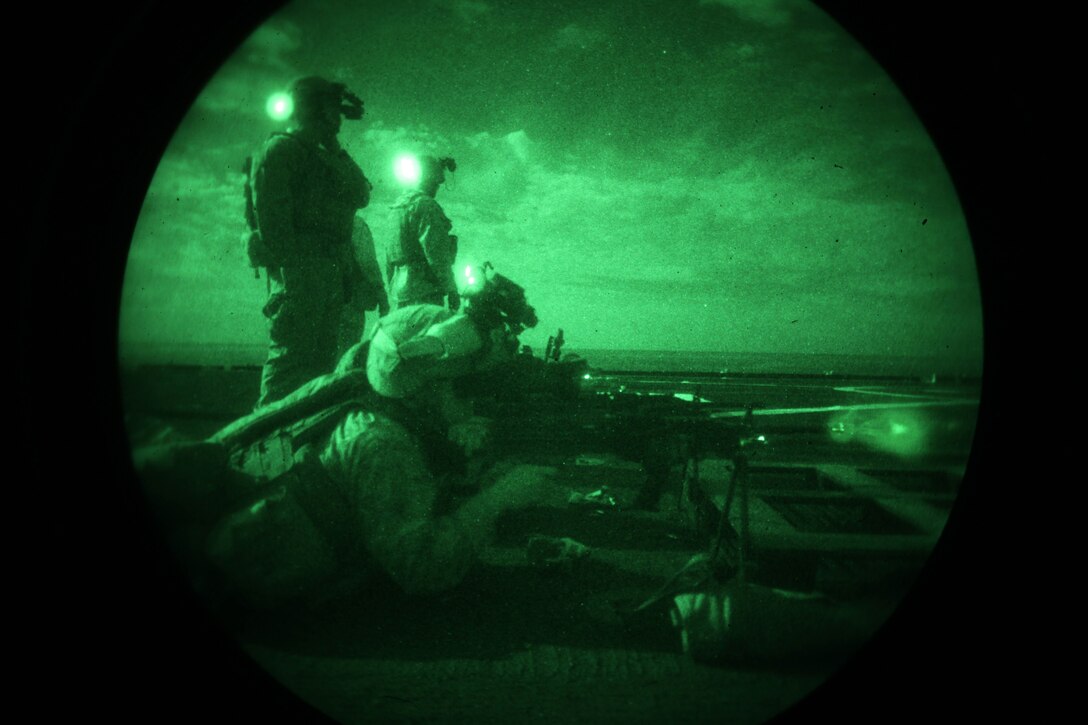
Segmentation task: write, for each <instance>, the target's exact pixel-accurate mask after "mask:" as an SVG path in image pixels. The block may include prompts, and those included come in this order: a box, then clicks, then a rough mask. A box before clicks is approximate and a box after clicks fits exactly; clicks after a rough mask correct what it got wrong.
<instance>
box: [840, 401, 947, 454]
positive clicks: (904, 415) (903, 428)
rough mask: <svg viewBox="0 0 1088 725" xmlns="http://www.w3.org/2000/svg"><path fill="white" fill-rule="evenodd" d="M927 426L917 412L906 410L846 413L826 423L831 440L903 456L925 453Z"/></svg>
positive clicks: (852, 411)
mask: <svg viewBox="0 0 1088 725" xmlns="http://www.w3.org/2000/svg"><path fill="white" fill-rule="evenodd" d="M931 427H932V426H931V425H930V424H929V422H928V421H927V419H926V418H925V417H924V415H923V414H922V412H921V411H918V410H909V409H907V410H903V409H900V410H849V411H846V412H845V413H840V414H837V415H836V416H835V417H833V418H832V419H831V420H830V421H829V422H828V429H829V431H830V433H831V440H833V441H836V442H839V443H848V442H850V441H857V442H858V443H861V444H862V445H865V446H868V447H870V448H875V449H876V450H879V451H884V452H886V453H893V454H895V455H898V456H903V457H911V456H918V455H921V454H923V453H925V451H926V448H927V444H928V438H929V433H930V428H931Z"/></svg>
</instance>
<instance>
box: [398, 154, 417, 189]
mask: <svg viewBox="0 0 1088 725" xmlns="http://www.w3.org/2000/svg"><path fill="white" fill-rule="evenodd" d="M393 174H394V175H395V176H396V177H397V181H399V182H400V183H402V184H406V185H409V186H414V185H415V184H418V183H419V176H420V167H419V159H418V158H416V157H415V156H413V155H412V154H401V155H400V156H398V157H397V159H396V161H394V162H393Z"/></svg>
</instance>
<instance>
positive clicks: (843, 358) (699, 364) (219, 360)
mask: <svg viewBox="0 0 1088 725" xmlns="http://www.w3.org/2000/svg"><path fill="white" fill-rule="evenodd" d="M537 352H538V354H539V353H540V351H537ZM563 354H564V355H578V356H579V357H582V358H584V359H585V360H587V361H588V362H589V364H590V366H591V367H593V368H596V369H598V370H607V371H632V372H671V373H716V374H727V375H826V376H846V377H865V376H874V377H901V378H919V379H928V378H930V377H932V376H937V377H939V378H949V377H955V378H964V379H976V378H978V377H980V376H981V374H982V362H981V360H967V359H954V358H949V357H939V356H916V357H904V356H894V355H853V354H849V353H841V354H798V353H759V352H707V351H687V350H681V351H678V350H608V349H577V348H574V347H571V346H568V347H565V348H564V349H563ZM119 357H120V363H121V366H122V367H133V366H140V365H186V366H211V367H250V366H259V365H261V364H262V363H263V362H264V357H265V347H264V346H263V345H253V344H238V345H231V344H195V343H173V344H161V343H156V344H144V345H129V346H127V347H126V348H124V349H122V351H121V354H120V356H119Z"/></svg>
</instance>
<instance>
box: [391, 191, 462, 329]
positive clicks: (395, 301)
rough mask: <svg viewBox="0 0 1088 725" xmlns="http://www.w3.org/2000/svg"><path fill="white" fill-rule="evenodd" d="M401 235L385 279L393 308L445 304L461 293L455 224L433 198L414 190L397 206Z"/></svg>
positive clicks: (396, 217) (397, 218)
mask: <svg viewBox="0 0 1088 725" xmlns="http://www.w3.org/2000/svg"><path fill="white" fill-rule="evenodd" d="M393 214H394V217H395V219H396V222H395V226H396V228H397V236H396V238H395V239H394V240H393V241H392V243H391V244H390V245H389V248H388V250H387V252H386V263H385V278H386V284H387V286H388V288H389V296H390V303H391V306H392V307H393V308H394V309H395V308H398V307H406V306H408V305H416V304H430V305H442V304H444V302H445V297H446V295H448V294H450V293H453V294H456V293H457V285H456V284H455V283H454V279H453V263H454V261H455V258H456V256H457V243H456V237H454V236H452V235H451V234H450V230H451V229H452V226H453V225H452V224H451V222H450V220H449V218H448V217H447V216H446V214H445V212H444V211H442V207H441V206H440V205H439V204H438V201H436V200H435V198H434V197H433V196H430V195H428V194H425V193H424V192H422V191H410V192H408V193H406V194H404V195H403V196H401V198H400V199H398V200H397V203H396V204H395V205H394V206H393Z"/></svg>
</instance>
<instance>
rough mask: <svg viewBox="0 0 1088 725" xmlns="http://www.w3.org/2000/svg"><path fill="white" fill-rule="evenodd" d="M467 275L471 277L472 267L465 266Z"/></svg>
mask: <svg viewBox="0 0 1088 725" xmlns="http://www.w3.org/2000/svg"><path fill="white" fill-rule="evenodd" d="M465 276H466V277H471V276H472V267H465Z"/></svg>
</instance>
